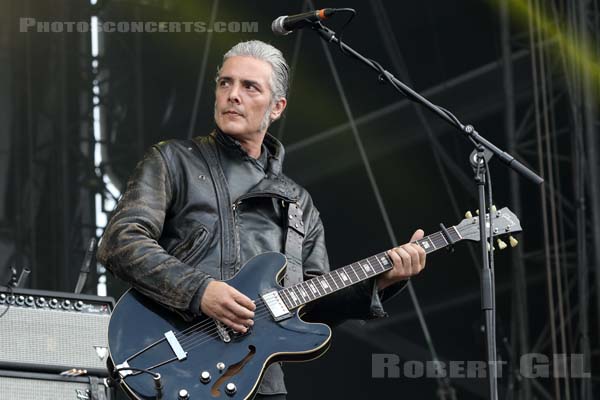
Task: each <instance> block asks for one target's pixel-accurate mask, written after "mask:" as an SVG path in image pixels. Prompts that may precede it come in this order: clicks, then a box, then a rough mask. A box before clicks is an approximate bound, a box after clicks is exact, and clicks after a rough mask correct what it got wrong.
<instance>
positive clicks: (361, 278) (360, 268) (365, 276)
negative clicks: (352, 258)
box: [352, 263, 367, 281]
mask: <svg viewBox="0 0 600 400" xmlns="http://www.w3.org/2000/svg"><path fill="white" fill-rule="evenodd" d="M356 265H358V267H357V266H356ZM356 265H354V264H353V265H352V269H353V270H354V272H355V273H356V276H357V277H358V280H359V281H362V280H363V279H366V278H367V274H365V271H363V269H362V267H361V266H360V263H356ZM359 272H362V273H363V275H364V276H363V277H361V276H360V275H359Z"/></svg>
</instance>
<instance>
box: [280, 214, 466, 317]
mask: <svg viewBox="0 0 600 400" xmlns="http://www.w3.org/2000/svg"><path fill="white" fill-rule="evenodd" d="M448 234H449V235H450V239H451V240H452V242H454V241H460V240H462V239H463V238H462V236H461V235H460V233H459V232H458V230H457V228H456V227H455V226H452V227H450V228H448ZM413 243H416V244H418V245H419V246H421V248H423V249H424V250H425V252H426V253H431V252H434V251H436V250H439V249H441V248H444V247H446V246H448V241H447V240H446V237H445V236H444V234H443V233H442V232H436V233H433V234H431V235H429V236H425V237H424V238H422V239H419V240H416V241H414V242H413ZM392 268H393V262H392V260H391V259H390V257H389V256H388V254H387V252H382V253H379V254H376V255H373V256H371V257H367V258H365V259H363V260H360V261H358V262H355V263H352V264H348V265H346V266H344V267H341V268H338V269H335V270H333V271H331V272H329V273H327V274H324V275H320V276H316V277H314V278H311V279H309V280H307V281H304V282H301V283H299V284H297V285H294V286H292V287H289V288H284V289H282V290H280V291H279V293H280V296H281V299H282V301H283V302H284V303H285V305H286V306H287V307H288V308H289V309H293V308H295V307H298V306H300V305H303V304H306V303H308V302H311V301H313V300H315V299H318V298H321V297H324V296H326V295H328V294H330V293H333V292H335V291H338V290H340V289H343V288H345V287H348V286H351V285H353V284H355V283H358V282H360V281H364V280H366V279H368V278H370V277H372V276H375V275H378V274H381V273H383V272H385V271H388V270H390V269H392Z"/></svg>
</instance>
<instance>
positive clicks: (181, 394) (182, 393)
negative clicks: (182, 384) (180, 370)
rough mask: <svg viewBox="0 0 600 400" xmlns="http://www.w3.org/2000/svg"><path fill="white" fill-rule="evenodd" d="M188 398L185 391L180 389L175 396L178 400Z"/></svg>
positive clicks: (188, 395) (186, 399)
mask: <svg viewBox="0 0 600 400" xmlns="http://www.w3.org/2000/svg"><path fill="white" fill-rule="evenodd" d="M189 398H190V394H189V393H188V391H187V390H185V389H181V390H180V391H179V394H178V395H177V399H178V400H188V399H189Z"/></svg>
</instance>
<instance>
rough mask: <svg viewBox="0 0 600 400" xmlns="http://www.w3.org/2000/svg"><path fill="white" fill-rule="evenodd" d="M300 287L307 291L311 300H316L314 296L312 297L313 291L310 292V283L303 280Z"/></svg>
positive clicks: (307, 295)
mask: <svg viewBox="0 0 600 400" xmlns="http://www.w3.org/2000/svg"><path fill="white" fill-rule="evenodd" d="M300 287H301V288H302V290H303V291H304V293H306V297H308V299H309V300H314V297H313V298H311V292H310V289H309V288H308V285H307V284H306V282H302V283H301V284H300Z"/></svg>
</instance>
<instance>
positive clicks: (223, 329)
mask: <svg viewBox="0 0 600 400" xmlns="http://www.w3.org/2000/svg"><path fill="white" fill-rule="evenodd" d="M215 325H216V326H217V332H218V333H219V336H220V337H221V340H222V341H224V342H225V343H229V342H231V336H229V332H227V328H226V327H225V325H223V324H222V323H221V322H220V321H217V320H216V319H215Z"/></svg>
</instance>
